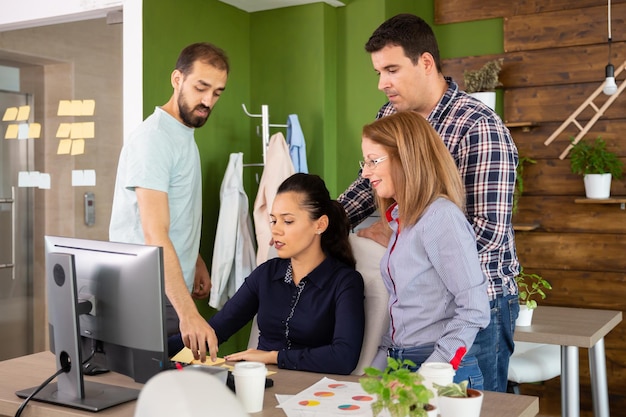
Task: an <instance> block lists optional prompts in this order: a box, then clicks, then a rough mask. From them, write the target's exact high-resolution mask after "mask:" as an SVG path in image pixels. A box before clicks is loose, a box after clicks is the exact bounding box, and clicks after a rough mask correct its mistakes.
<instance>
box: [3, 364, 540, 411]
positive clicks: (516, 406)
mask: <svg viewBox="0 0 626 417" xmlns="http://www.w3.org/2000/svg"><path fill="white" fill-rule="evenodd" d="M270 368H271V369H273V370H276V369H275V367H272V366H270ZM54 370H55V369H54V357H53V355H52V354H51V353H50V352H41V353H36V354H34V355H28V356H24V357H21V358H16V359H11V360H7V361H3V362H0V416H13V415H15V412H16V411H17V409H18V407H19V406H20V404H21V403H22V401H23V400H22V399H21V398H18V397H17V396H16V395H15V391H18V390H20V389H24V388H30V387H33V386H37V385H39V384H40V383H41V382H43V381H44V380H45V379H46V378H48V377H49V376H50V375H52V374H53V373H54ZM322 376H323V375H321V374H315V373H310V372H297V371H285V370H278V372H277V373H276V374H274V375H272V379H274V387H272V388H269V389H267V390H266V392H265V403H264V405H265V407H264V410H263V411H261V412H260V413H255V414H253V415H252V416H253V417H257V416H262V417H285V413H284V412H283V410H282V409H280V408H275V406H276V405H277V404H278V402H277V401H276V397H275V394H297V393H298V392H300V391H302V390H303V389H305V388H307V387H309V386H310V385H312V384H314V383H315V382H317V381H319V380H320V379H321V378H322ZM329 377H331V378H334V379H338V380H343V381H357V380H358V377H355V376H347V375H329ZM86 379H87V380H92V381H98V382H102V383H110V384H115V385H121V386H126V387H132V388H139V389H141V384H137V383H135V382H134V381H132V380H131V379H130V378H127V377H125V376H123V375H119V374H113V373H110V374H105V375H100V376H98V377H86ZM26 410H27V411H26V412H25V413H24V417H68V416H71V417H76V416H92V417H94V416H98V417H100V416H102V417H105V416H119V417H122V416H123V417H132V416H133V413H134V411H135V402H134V401H133V402H129V403H126V404H122V405H119V406H116V407H112V408H109V409H106V410H103V411H100V412H98V413H90V412H86V411H81V410H75V409H72V408H67V407H59V406H54V405H50V404H46V403H41V402H38V401H31V402H30V403H29V404H28V406H27V408H26ZM538 412H539V400H538V399H537V398H536V397H530V396H525V395H512V394H501V393H494V392H485V399H484V401H483V408H482V413H481V417H534V416H536V415H537V413H538Z"/></svg>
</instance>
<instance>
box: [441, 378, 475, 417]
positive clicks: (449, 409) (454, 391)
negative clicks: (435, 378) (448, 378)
mask: <svg viewBox="0 0 626 417" xmlns="http://www.w3.org/2000/svg"><path fill="white" fill-rule="evenodd" d="M467 384H468V381H461V382H460V383H458V384H457V383H454V382H453V383H451V384H448V385H438V384H433V386H434V387H435V388H436V389H437V395H438V396H439V413H440V415H441V417H458V416H463V417H479V416H480V409H481V408H482V404H483V393H482V392H481V391H479V390H476V389H472V388H467Z"/></svg>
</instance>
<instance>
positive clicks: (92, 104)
mask: <svg viewBox="0 0 626 417" xmlns="http://www.w3.org/2000/svg"><path fill="white" fill-rule="evenodd" d="M95 109H96V100H83V111H82V112H81V116H93V114H94V111H95Z"/></svg>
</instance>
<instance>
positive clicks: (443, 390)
mask: <svg viewBox="0 0 626 417" xmlns="http://www.w3.org/2000/svg"><path fill="white" fill-rule="evenodd" d="M467 384H468V381H461V382H459V383H458V384H457V383H456V382H452V383H450V384H448V385H439V384H437V383H433V388H435V389H436V390H437V395H439V396H440V397H455V398H466V397H468V395H467Z"/></svg>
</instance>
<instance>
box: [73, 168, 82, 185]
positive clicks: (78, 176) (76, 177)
mask: <svg viewBox="0 0 626 417" xmlns="http://www.w3.org/2000/svg"><path fill="white" fill-rule="evenodd" d="M84 178H85V174H84V173H83V170H82V169H75V170H73V171H72V187H80V186H82V185H83V182H84Z"/></svg>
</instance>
